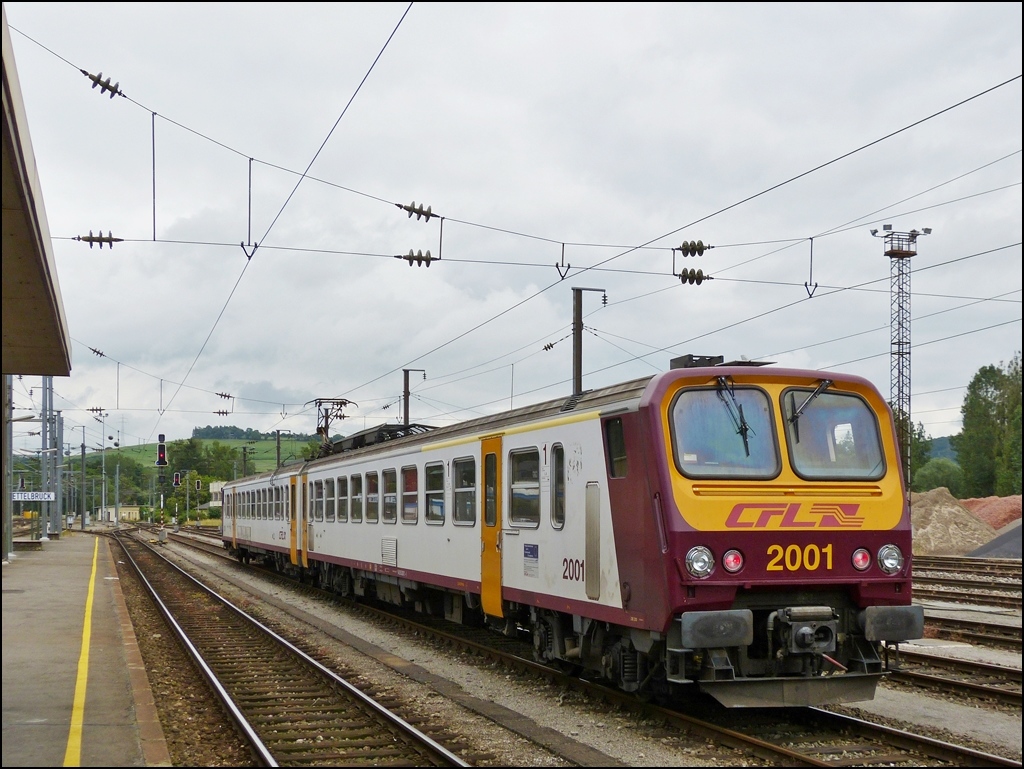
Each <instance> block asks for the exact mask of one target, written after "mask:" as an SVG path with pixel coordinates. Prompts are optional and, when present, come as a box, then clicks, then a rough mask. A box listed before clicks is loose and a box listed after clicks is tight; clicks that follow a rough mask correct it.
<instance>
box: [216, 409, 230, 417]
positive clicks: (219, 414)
mask: <svg viewBox="0 0 1024 769" xmlns="http://www.w3.org/2000/svg"><path fill="white" fill-rule="evenodd" d="M213 413H214V414H216V415H217V416H219V417H226V416H227V415H228V412H227V411H225V410H224V409H221V410H220V411H214V412H213Z"/></svg>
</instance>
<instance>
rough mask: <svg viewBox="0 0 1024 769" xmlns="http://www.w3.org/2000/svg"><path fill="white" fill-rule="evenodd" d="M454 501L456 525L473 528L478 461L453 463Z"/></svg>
mask: <svg viewBox="0 0 1024 769" xmlns="http://www.w3.org/2000/svg"><path fill="white" fill-rule="evenodd" d="M452 486H453V487H454V490H455V491H454V495H455V499H454V501H453V504H454V509H453V510H452V521H453V522H454V523H455V524H456V525H460V524H461V525H468V526H472V525H474V524H475V523H476V460H474V459H473V458H472V457H470V458H469V459H456V460H455V462H453V463H452Z"/></svg>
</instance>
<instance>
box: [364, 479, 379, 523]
mask: <svg viewBox="0 0 1024 769" xmlns="http://www.w3.org/2000/svg"><path fill="white" fill-rule="evenodd" d="M377 478H378V476H377V473H367V474H366V522H367V523H376V522H377V521H378V519H379V518H380V487H379V485H378V480H377Z"/></svg>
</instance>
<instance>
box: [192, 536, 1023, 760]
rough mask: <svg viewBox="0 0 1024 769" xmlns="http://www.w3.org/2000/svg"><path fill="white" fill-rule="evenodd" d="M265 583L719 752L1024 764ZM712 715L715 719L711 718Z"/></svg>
mask: <svg viewBox="0 0 1024 769" xmlns="http://www.w3.org/2000/svg"><path fill="white" fill-rule="evenodd" d="M189 544H191V542H190V543H189ZM203 549H204V550H206V548H203ZM267 576H269V577H271V578H272V580H273V581H274V582H277V581H278V580H280V581H282V582H286V583H288V584H289V585H291V586H292V587H293V588H296V587H298V588H299V589H300V590H302V591H303V592H304V593H305V594H307V595H309V596H312V597H315V599H316V600H318V601H319V600H324V601H328V602H330V603H332V604H339V603H341V604H343V605H345V606H346V607H347V608H348V609H349V610H350V611H354V612H356V613H357V614H360V615H363V616H367V617H371V618H375V620H376V621H377V622H381V621H383V622H386V623H388V624H391V625H393V626H399V627H401V628H402V629H403V632H409V633H413V634H415V635H417V636H419V637H421V638H429V639H431V640H433V641H435V642H438V643H440V644H443V645H445V646H447V647H449V648H457V649H459V650H461V651H464V652H468V653H471V654H473V655H475V656H477V657H483V658H485V659H487V660H491V661H495V662H498V663H500V664H501V665H502V666H504V667H506V668H509V669H515V670H519V671H522V672H527V673H531V674H534V675H537V676H540V677H542V678H544V679H546V680H548V681H551V682H554V683H555V684H556V685H557V686H559V687H562V688H564V689H571V690H575V691H580V692H583V693H585V694H587V695H588V696H592V697H596V698H599V699H602V700H605V701H608V702H612V703H614V704H615V705H618V706H620V707H623V708H625V709H630V710H635V711H637V712H638V713H642V714H643V715H644V716H646V717H657V718H660V719H663V720H664V721H665V722H666V723H669V724H671V725H672V726H673V727H674V728H675V729H678V730H679V731H680V732H681V733H684V735H686V736H689V737H690V738H697V739H699V740H700V741H701V742H704V743H706V742H708V741H711V742H713V743H714V744H715V745H722V746H725V747H728V748H731V749H733V750H737V751H741V752H742V753H745V754H748V755H752V756H755V757H758V758H762V759H765V760H771V761H781V762H782V763H784V764H785V765H804V766H847V765H863V764H872V763H879V762H882V763H886V764H889V765H894V766H900V765H904V766H920V765H926V764H930V765H957V766H1020V762H1019V761H1015V760H1013V759H1007V758H1004V757H1000V756H994V755H989V754H985V753H980V752H978V751H973V750H970V749H968V748H962V747H960V746H956V745H952V744H948V743H944V742H940V741H938V740H933V739H930V738H928V737H924V736H921V735H915V734H910V733H906V732H900V731H898V730H895V729H891V728H889V727H885V726H880V725H878V724H873V723H871V722H870V721H863V720H860V719H856V718H852V717H850V716H843V715H840V714H836V713H831V712H829V711H825V710H818V709H807V708H801V709H793V710H790V709H757V710H754V709H743V710H732V711H730V710H725V709H723V708H720V707H719V706H717V704H716V703H711V702H708V701H705V700H704V699H703V698H702V697H698V700H700V701H701V702H703V707H702V709H701V710H700V711H699V712H698V713H696V714H694V713H688V712H683V711H682V710H677V709H671V708H663V707H659V706H656V705H652V704H649V703H642V702H640V701H639V700H638V699H637V698H636V697H634V696H633V695H629V694H625V693H622V692H617V691H615V690H611V689H608V688H606V687H604V686H600V685H597V684H593V683H591V682H588V681H584V680H582V679H578V678H575V677H573V676H571V675H567V674H563V673H561V672H559V671H556V670H553V669H552V668H550V667H548V666H543V665H539V664H537V663H535V662H533V661H532V659H529V657H530V656H531V652H532V647H531V645H530V644H529V642H528V641H527V640H526V639H515V638H502V637H501V636H496V635H495V634H494V633H491V632H489V631H485V630H482V629H473V628H466V627H464V626H458V625H452V624H450V623H446V622H444V621H443V620H438V619H435V618H430V617H424V616H422V615H418V614H417V615H412V614H407V613H404V612H395V611H392V610H391V607H386V608H384V609H380V608H377V607H375V606H369V605H366V604H364V603H358V604H356V603H351V602H349V601H346V600H343V599H339V598H338V597H337V596H335V595H333V594H329V593H325V592H323V591H319V590H317V589H316V588H312V587H309V586H301V587H299V586H297V585H296V583H294V582H293V581H292V580H287V579H285V578H283V577H280V576H279V575H275V574H272V573H270V574H268V575H267ZM243 589H244V588H243ZM279 608H284V606H283V605H281V606H280V607H279ZM709 713H711V714H712V715H710V716H709ZM840 757H842V758H840Z"/></svg>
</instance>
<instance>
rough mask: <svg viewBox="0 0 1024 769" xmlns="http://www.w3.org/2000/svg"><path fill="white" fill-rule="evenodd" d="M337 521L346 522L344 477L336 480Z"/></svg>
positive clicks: (346, 508)
mask: <svg viewBox="0 0 1024 769" xmlns="http://www.w3.org/2000/svg"><path fill="white" fill-rule="evenodd" d="M338 520H339V521H340V522H341V523H345V522H346V521H348V478H346V477H345V476H344V475H343V476H341V477H340V478H339V479H338Z"/></svg>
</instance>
